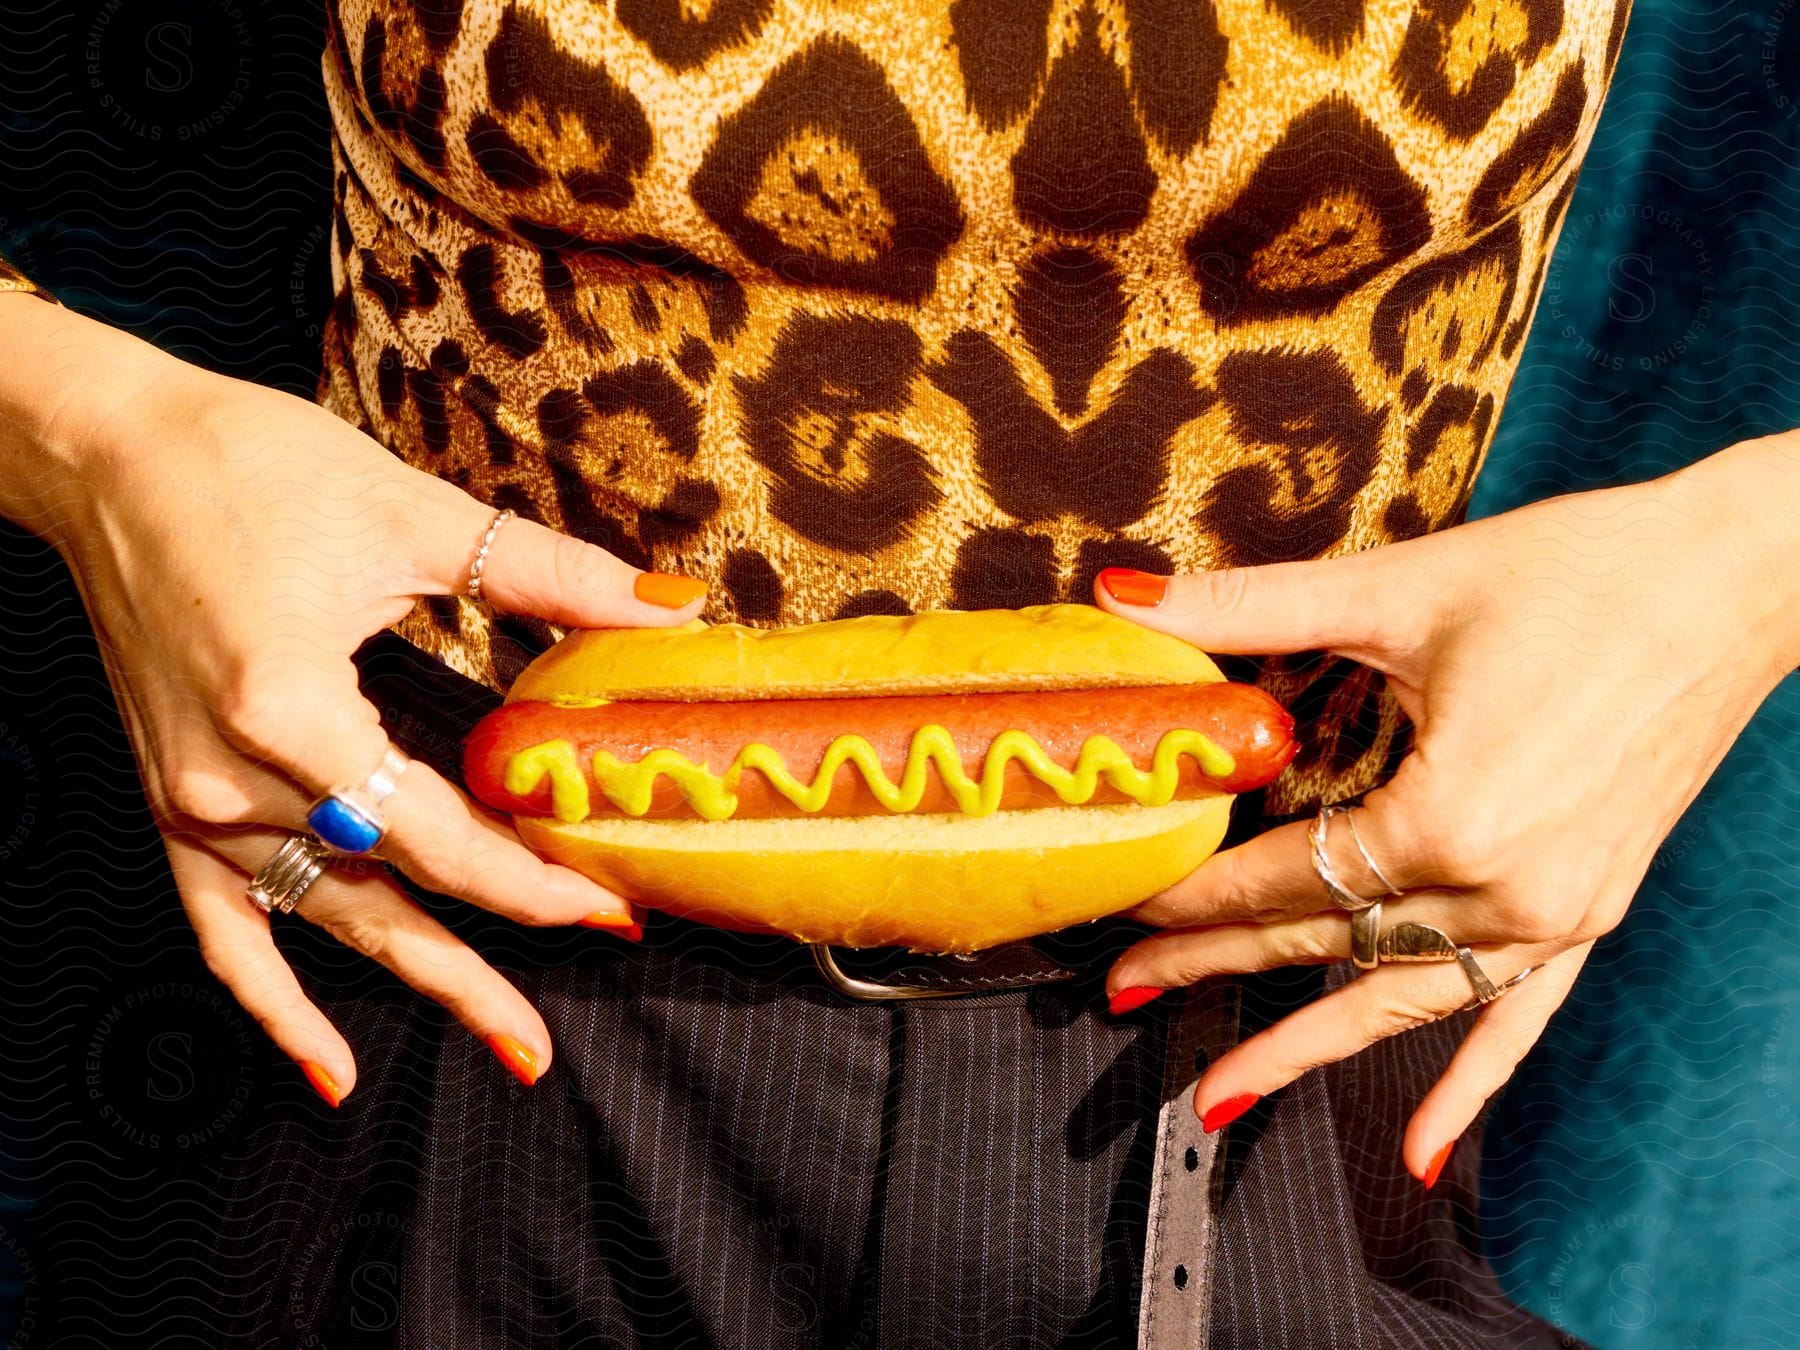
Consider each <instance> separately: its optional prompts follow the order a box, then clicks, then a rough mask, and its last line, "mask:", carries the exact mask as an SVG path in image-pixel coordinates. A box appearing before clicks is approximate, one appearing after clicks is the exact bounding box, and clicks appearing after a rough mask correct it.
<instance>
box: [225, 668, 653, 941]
mask: <svg viewBox="0 0 1800 1350" xmlns="http://www.w3.org/2000/svg"><path fill="white" fill-rule="evenodd" d="M344 671H345V672H346V674H345V676H344V677H343V678H342V679H339V678H335V677H333V676H332V675H331V674H329V673H328V672H324V671H321V670H314V671H311V672H296V673H292V674H290V675H288V676H285V677H282V678H281V679H280V680H279V681H278V682H276V683H273V684H265V685H260V686H258V688H259V689H260V690H261V691H262V692H261V693H260V694H259V695H258V698H257V701H256V704H255V706H254V707H253V708H252V707H248V706H244V705H240V706H238V707H237V708H236V709H235V710H234V711H233V714H232V715H231V716H230V717H229V718H228V719H226V722H225V723H224V724H223V725H222V726H221V728H220V729H221V731H222V732H223V733H224V734H225V735H226V736H228V737H229V738H230V739H231V740H232V741H234V742H235V743H237V744H238V745H239V746H241V747H243V748H245V749H247V750H249V751H250V752H251V753H253V754H255V755H257V756H259V757H260V758H262V759H263V760H265V761H267V762H268V763H269V764H270V765H272V766H273V767H275V768H277V769H279V770H281V771H282V773H283V774H285V775H286V776H287V777H288V778H290V779H292V780H293V781H294V782H296V783H297V784H298V785H299V786H300V788H301V789H302V790H303V792H304V794H305V795H304V796H297V797H296V798H294V799H293V800H291V801H290V802H288V803H286V804H284V806H283V807H281V808H279V809H278V810H277V811H276V813H275V814H277V815H278V816H280V817H281V819H280V820H279V821H273V822H271V823H281V824H285V825H288V826H289V827H292V828H298V829H306V828H308V826H307V823H306V821H305V819H304V816H305V812H306V802H307V801H309V800H310V799H311V798H313V797H318V796H322V795H324V794H325V793H327V792H332V791H335V790H337V789H340V788H346V787H349V788H355V787H359V786H361V785H362V784H363V783H364V782H365V781H366V780H367V779H368V777H369V775H370V774H371V773H373V772H374V770H375V769H376V767H377V766H378V765H380V763H381V761H382V757H383V756H384V755H385V754H386V753H387V751H388V747H389V744H390V742H389V740H388V736H387V733H386V732H385V731H384V730H383V729H382V727H381V723H380V717H379V715H378V714H377V712H376V710H375V708H374V706H373V705H372V704H370V703H369V702H368V700H367V699H365V698H363V697H362V695H361V693H360V692H359V691H358V690H357V689H356V685H355V673H354V668H353V667H352V666H351V665H350V663H349V662H348V661H345V662H344ZM346 685H347V686H348V687H347V688H346V687H345V686H346ZM381 813H382V815H383V816H384V817H385V818H386V823H387V831H386V833H385V835H384V836H383V838H382V841H381V843H380V845H379V846H378V850H377V851H378V852H379V854H380V856H382V857H384V858H387V859H390V860H392V861H393V862H394V863H395V864H396V865H397V866H399V867H400V869H401V870H402V871H404V872H405V873H406V874H407V875H408V876H410V877H411V878H412V879H413V880H414V881H416V882H418V883H419V884H420V885H422V886H424V887H426V888H427V889H430V890H434V891H437V892H439V893H440V894H444V895H449V896H454V897H455V898H457V899H461V900H467V901H469V902H470V903H471V904H476V905H480V906H481V907H482V908H483V909H489V910H492V911H493V912H494V913H496V914H502V915H505V916H506V917H507V918H510V919H514V920H517V921H518V922H520V923H527V924H539V925H544V924H567V923H586V924H588V925H589V926H593V927H605V928H609V929H613V930H616V931H618V932H620V933H621V934H622V935H625V936H635V935H636V932H635V923H636V916H635V914H634V913H633V910H632V907H631V905H630V903H629V902H628V901H626V900H625V899H624V898H623V897H621V896H619V895H617V894H615V893H614V892H612V891H610V890H608V889H607V888H605V887H604V886H601V885H600V884H599V883H597V882H595V881H591V880H589V879H588V878H587V877H584V876H582V875H581V874H580V873H579V872H576V871H574V870H572V869H571V868H567V867H561V866H558V865H556V864H554V863H547V862H545V861H544V860H543V859H541V858H539V857H538V856H537V854H535V853H533V852H532V851H531V850H530V849H528V848H527V847H525V845H524V843H523V842H522V841H521V840H520V839H519V837H518V835H517V834H515V833H514V832H513V831H512V830H511V829H510V828H509V827H505V826H501V825H498V824H496V823H495V822H493V821H491V820H489V819H488V818H487V817H486V816H485V815H483V814H480V813H479V812H477V810H476V808H475V807H473V806H472V805H471V804H470V802H469V800H468V798H467V797H466V796H464V795H463V793H462V792H461V791H460V790H459V789H458V788H456V787H455V786H453V785H452V784H451V783H449V782H448V781H446V780H445V779H444V778H443V776H442V775H440V774H439V773H438V772H437V771H436V770H435V769H433V768H432V767H431V766H430V765H428V764H424V763H421V762H419V761H418V760H411V761H409V762H408V763H407V765H406V768H405V770H404V771H403V772H402V773H401V774H400V776H399V777H398V778H397V779H396V780H395V784H394V788H393V791H392V792H391V793H390V794H389V795H388V796H387V798H386V799H385V800H384V801H383V802H382V803H381Z"/></svg>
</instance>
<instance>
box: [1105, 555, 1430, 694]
mask: <svg viewBox="0 0 1800 1350" xmlns="http://www.w3.org/2000/svg"><path fill="white" fill-rule="evenodd" d="M1387 552H1388V550H1387V549H1372V550H1370V551H1369V552H1366V553H1352V554H1346V555H1344V556H1343V557H1337V558H1322V559H1318V560H1316V561H1309V562H1289V563H1270V564H1267V565H1265V566H1262V567H1230V568H1224V569H1222V570H1220V571H1216V572H1189V573H1185V574H1183V575H1180V576H1173V577H1161V576H1155V575H1152V574H1151V573H1148V572H1137V571H1133V570H1131V569H1130V568H1124V567H1109V568H1107V569H1105V570H1104V571H1102V572H1101V573H1100V575H1099V576H1097V577H1096V578H1095V579H1094V598H1095V600H1096V602H1097V603H1098V604H1099V605H1100V607H1101V608H1102V609H1106V610H1110V611H1111V612H1112V613H1114V614H1118V615H1122V616H1124V617H1125V618H1128V619H1132V620H1135V621H1136V622H1138V623H1141V624H1143V625H1144V626H1145V627H1146V628H1154V629H1157V630H1159V631H1160V632H1164V633H1170V634H1172V635H1174V636H1175V637H1178V638H1182V639H1184V640H1186V641H1188V642H1191V643H1193V644H1194V645H1195V646H1196V647H1199V648H1200V649H1201V650H1203V651H1208V652H1217V653H1220V654H1221V655H1233V656H1240V655H1241V656H1277V655H1282V654H1285V653H1288V652H1304V651H1315V650H1324V651H1333V652H1337V653H1339V654H1341V655H1344V656H1348V657H1350V658H1352V659H1353V660H1356V661H1360V662H1362V663H1363V664H1364V665H1368V666H1374V667H1375V668H1377V669H1382V668H1384V667H1385V665H1386V664H1387V663H1388V661H1389V660H1390V659H1391V658H1392V657H1393V656H1394V655H1395V654H1396V653H1397V652H1400V651H1403V650H1407V649H1409V648H1410V647H1411V646H1412V645H1413V644H1414V641H1415V637H1416V630H1417V627H1418V624H1419V622H1420V618H1419V616H1420V615H1421V614H1422V613H1423V606H1422V605H1418V604H1415V603H1414V602H1413V601H1412V600H1411V599H1409V598H1408V595H1407V588H1405V587H1403V586H1402V585H1400V584H1399V578H1398V577H1397V576H1396V574H1395V573H1396V569H1395V568H1393V567H1392V566H1391V565H1390V564H1389V561H1388V559H1387V558H1386V557H1384V556H1382V555H1384V554H1386V553H1387Z"/></svg>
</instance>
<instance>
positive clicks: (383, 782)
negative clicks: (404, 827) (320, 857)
mask: <svg viewBox="0 0 1800 1350" xmlns="http://www.w3.org/2000/svg"><path fill="white" fill-rule="evenodd" d="M411 762H412V761H411V760H409V759H408V758H407V757H406V754H405V752H404V751H402V750H401V749H400V747H399V746H396V745H389V746H388V748H387V751H386V753H384V754H383V755H382V757H381V763H380V764H378V765H376V766H375V772H374V773H372V774H370V775H369V776H368V778H367V779H366V780H365V781H364V782H363V785H362V786H361V787H353V788H352V787H340V788H333V789H332V790H331V791H330V792H327V793H326V794H325V795H324V796H323V797H321V798H319V800H318V801H316V802H314V803H313V804H312V806H311V807H310V808H309V809H308V810H307V813H306V823H307V824H308V825H309V826H311V827H312V832H313V833H314V834H315V835H317V836H318V838H319V840H320V842H321V843H323V844H324V845H325V847H327V848H329V849H330V850H331V851H332V852H334V853H345V854H350V855H356V854H361V853H367V852H369V851H370V850H371V849H373V848H375V847H376V846H377V845H378V844H380V843H381V841H382V839H383V838H384V837H385V836H386V834H387V817H386V816H384V815H383V814H382V812H381V804H382V802H384V801H386V800H387V798H388V794H390V793H391V792H393V790H394V787H395V785H396V783H398V781H399V779H400V775H401V774H403V773H405V772H406V766H407V765H408V764H410V763H411Z"/></svg>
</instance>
